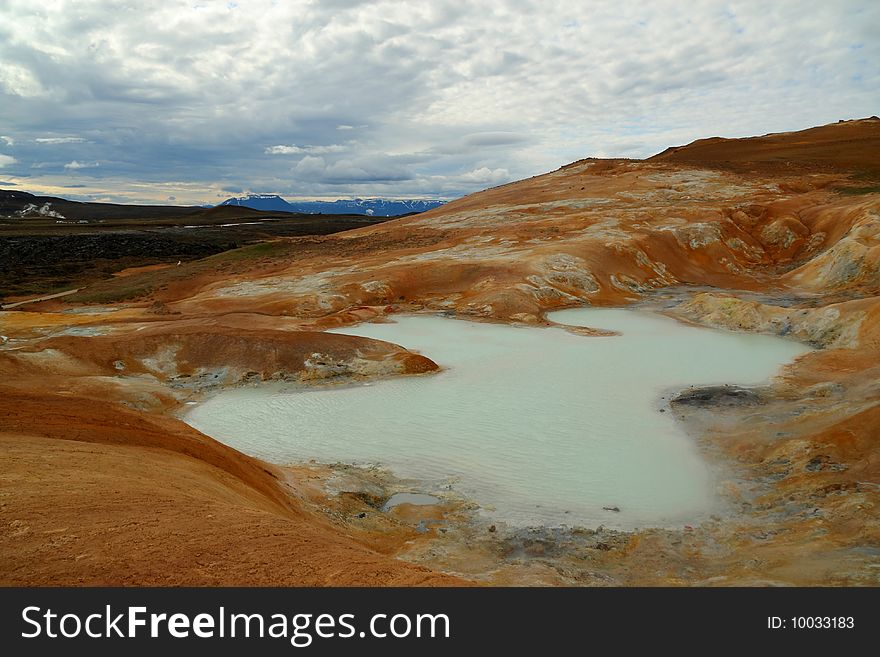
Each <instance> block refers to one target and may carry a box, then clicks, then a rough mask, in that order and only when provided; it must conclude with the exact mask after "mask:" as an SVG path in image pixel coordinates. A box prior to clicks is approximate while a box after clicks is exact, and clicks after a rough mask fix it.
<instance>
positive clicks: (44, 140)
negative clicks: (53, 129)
mask: <svg viewBox="0 0 880 657" xmlns="http://www.w3.org/2000/svg"><path fill="white" fill-rule="evenodd" d="M34 141H35V142H36V143H38V144H81V143H82V142H84V141H85V139H83V138H82V137H37V138H36V139H34Z"/></svg>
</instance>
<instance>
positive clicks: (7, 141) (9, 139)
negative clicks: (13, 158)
mask: <svg viewBox="0 0 880 657" xmlns="http://www.w3.org/2000/svg"><path fill="white" fill-rule="evenodd" d="M0 140H2V141H3V143H4V144H6V145H7V146H15V139H14V138H13V137H7V136H6V135H0Z"/></svg>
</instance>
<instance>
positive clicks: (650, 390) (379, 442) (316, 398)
mask: <svg viewBox="0 0 880 657" xmlns="http://www.w3.org/2000/svg"><path fill="white" fill-rule="evenodd" d="M550 319H551V320H553V321H556V322H559V323H561V324H568V325H575V326H589V327H592V328H600V329H606V330H612V331H617V332H619V335H612V336H608V337H585V336H581V335H572V334H571V333H569V332H567V331H564V330H562V329H561V328H555V327H552V328H534V327H512V326H504V325H497V324H487V323H476V322H467V321H459V320H454V319H447V318H442V317H437V316H426V315H419V316H415V315H411V316H401V317H398V318H397V319H396V321H395V322H393V323H380V324H361V325H359V326H357V327H353V328H346V329H339V330H338V331H337V332H340V333H342V332H344V333H347V334H352V335H359V336H363V337H371V338H376V339H381V340H385V341H388V342H393V343H396V344H400V345H402V346H404V347H406V348H408V349H410V350H415V351H419V352H421V353H423V354H424V355H426V356H428V357H430V358H432V359H433V360H434V361H436V362H437V363H439V364H440V365H441V366H442V367H443V368H444V370H443V371H441V372H440V373H439V374H435V375H431V376H419V377H404V378H396V379H393V380H392V379H388V380H380V381H375V382H370V383H367V384H358V385H335V386H323V387H320V388H313V387H312V388H306V387H300V388H296V387H278V386H275V387H271V388H267V387H263V386H261V387H249V388H239V389H233V390H226V391H224V392H221V393H220V394H218V395H216V396H214V397H212V398H210V399H209V400H208V401H206V402H205V403H203V404H201V405H199V406H196V407H194V408H192V409H191V410H189V411H188V412H187V414H186V415H185V420H186V421H187V422H188V423H189V424H191V425H192V426H193V427H195V428H196V429H198V430H200V431H203V432H204V433H207V434H209V435H211V436H213V437H215V438H217V439H218V440H220V441H222V442H225V443H226V444H228V445H230V446H232V447H235V448H236V449H239V450H241V451H243V452H245V453H246V454H250V455H252V456H257V457H259V458H263V459H266V460H269V461H272V462H274V463H279V464H285V463H291V462H297V461H300V462H301V461H308V460H317V461H320V462H325V463H335V462H343V463H350V464H369V463H377V464H380V465H382V466H383V467H388V468H390V469H391V470H392V471H393V472H394V473H395V474H396V475H399V476H402V477H406V478H411V479H417V480H422V481H425V482H426V486H427V487H428V488H431V487H433V488H437V487H439V486H443V485H445V486H446V487H451V488H453V489H454V490H455V492H456V493H457V494H459V495H461V496H463V497H466V498H470V499H473V500H475V501H476V502H477V504H479V506H480V508H481V512H482V514H483V515H485V516H486V517H487V518H489V519H491V520H493V521H497V522H500V523H505V524H507V525H510V526H518V527H524V526H533V525H537V526H559V525H568V526H584V527H596V526H597V525H605V526H606V527H613V528H617V529H634V528H637V527H651V526H653V527H681V526H682V525H684V524H687V523H695V522H699V521H700V520H701V519H703V518H705V517H707V515H708V514H710V513H712V512H715V511H717V510H718V504H719V502H718V499H717V496H716V495H715V492H714V483H713V473H712V469H711V467H709V466H708V465H707V464H706V463H705V462H704V460H703V459H702V458H701V457H700V455H699V454H698V453H697V451H696V449H695V447H694V445H693V443H692V441H691V440H690V439H689V438H688V436H687V435H685V433H684V431H683V430H682V428H681V427H680V426H678V425H677V424H676V421H675V419H674V418H673V417H672V413H668V412H667V410H669V407H668V403H667V401H666V400H667V399H668V398H669V396H670V395H669V394H668V393H667V391H670V390H678V389H680V388H683V387H684V388H686V387H687V386H691V385H707V384H723V383H736V384H745V385H750V384H758V383H763V382H766V381H767V380H768V379H769V378H770V377H771V376H772V375H773V374H774V373H775V372H776V371H777V369H778V367H779V366H780V365H782V364H783V363H786V362H788V361H790V360H791V359H793V358H795V357H797V356H798V355H800V354H802V353H805V352H807V351H808V350H809V349H808V348H807V347H805V346H803V345H801V344H798V343H796V342H793V341H789V340H783V339H780V338H777V337H773V336H766V335H756V334H742V333H732V332H727V331H719V330H711V329H704V328H696V327H691V326H686V325H684V324H682V323H680V322H677V321H675V320H673V319H670V318H667V317H663V316H659V315H656V314H653V313H647V312H638V311H631V310H619V309H615V310H600V309H573V310H565V311H559V312H556V313H552V314H551V316H550Z"/></svg>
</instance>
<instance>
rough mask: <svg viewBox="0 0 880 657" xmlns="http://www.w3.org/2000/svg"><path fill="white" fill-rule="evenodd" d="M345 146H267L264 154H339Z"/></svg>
mask: <svg viewBox="0 0 880 657" xmlns="http://www.w3.org/2000/svg"><path fill="white" fill-rule="evenodd" d="M345 148H346V147H345V146H343V145H341V144H330V145H328V146H293V145H291V146H285V145H283V144H279V145H278V146H269V147H268V148H267V149H266V150H265V151H264V152H265V153H266V154H267V155H303V154H306V153H309V154H316V155H321V154H326V153H340V152H342V151H344V150H345Z"/></svg>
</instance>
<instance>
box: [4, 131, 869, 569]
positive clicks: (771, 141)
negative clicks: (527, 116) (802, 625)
mask: <svg viewBox="0 0 880 657" xmlns="http://www.w3.org/2000/svg"><path fill="white" fill-rule="evenodd" d="M878 153H880V119H877V118H871V119H864V120H859V121H848V122H840V123H836V124H831V125H828V126H822V127H818V128H813V129H810V130H805V131H802V132H797V133H785V134H778V135H766V136H764V137H756V138H751V139H737V140H727V139H718V138H715V139H708V140H702V141H699V142H695V143H693V144H690V145H688V146H684V147H679V148H672V149H669V150H667V151H665V152H663V153H661V154H660V155H657V156H655V157H653V158H649V159H647V160H640V161H634V160H582V161H579V162H575V163H573V164H570V165H568V166H565V167H562V168H561V169H559V170H557V171H554V172H552V173H548V174H546V175H542V176H537V177H535V178H531V179H528V180H524V181H521V182H517V183H512V184H509V185H505V186H501V187H497V188H494V189H490V190H486V191H484V192H480V193H477V194H474V195H471V196H468V197H465V198H463V199H460V200H457V201H454V202H452V203H449V204H447V205H445V206H443V207H441V208H438V209H436V210H433V211H431V212H428V213H425V214H421V215H416V216H410V217H405V218H401V219H398V220H395V221H390V222H387V223H383V224H380V225H376V226H370V227H366V228H362V229H357V230H352V231H347V232H343V233H338V234H334V235H329V236H320V237H299V238H282V239H276V240H272V241H268V242H266V243H264V244H261V245H259V246H258V247H257V248H254V247H248V248H245V249H239V250H236V251H230V252H227V253H226V254H222V256H214V257H212V258H208V259H204V260H199V261H194V262H191V263H185V264H183V265H182V266H180V267H171V268H162V269H151V268H146V269H145V270H143V271H137V272H134V273H132V274H131V275H130V276H126V277H124V278H119V277H117V278H113V279H108V280H105V281H100V282H96V283H94V284H92V285H90V286H88V287H87V288H85V289H84V290H81V291H80V292H79V293H77V294H72V295H69V296H65V297H63V298H57V299H52V300H49V301H45V302H41V303H35V304H29V305H24V306H20V307H18V308H15V309H14V310H9V311H5V312H0V334H2V336H3V337H2V338H0V342H2V344H0V445H2V448H0V459H2V468H0V482H2V483H0V527H2V532H0V583H3V584H6V585H15V584H28V585H88V584H110V585H184V584H186V585H220V584H225V585H245V584H248V585H449V584H452V585H461V584H468V583H473V584H478V585H479V584H530V585H570V584H578V585H625V586H629V585H669V584H672V585H831V586H850V585H877V584H880V516H878V509H880V506H878V503H880V446H878V440H880V358H878V354H880V156H878ZM135 284H136V285H135ZM132 285H135V287H136V288H137V289H138V290H141V291H143V293H142V294H141V296H138V297H136V298H128V297H127V294H129V293H130V290H131V289H132ZM96 300H100V301H99V302H98V301H96ZM583 304H590V305H594V306H624V305H630V304H642V305H646V306H650V307H655V308H658V309H662V311H663V312H666V313H668V314H671V315H672V316H675V317H677V318H679V319H681V320H682V321H687V322H693V323H696V324H701V325H706V326H713V327H723V328H727V329H732V330H736V331H757V332H763V333H773V334H778V335H782V336H787V337H788V338H790V339H793V340H799V341H802V342H805V343H808V344H810V345H812V346H814V347H816V349H815V350H814V351H811V352H810V353H808V354H806V355H804V356H802V357H800V358H799V359H797V360H796V361H795V362H793V363H792V364H790V365H789V366H787V367H785V368H784V370H783V371H781V372H780V374H779V376H778V377H777V378H776V379H774V380H773V381H772V383H771V384H770V385H768V386H765V387H762V388H760V389H757V390H750V391H731V390H724V389H722V390H717V389H715V390H711V389H710V390H702V391H700V390H698V391H691V392H689V393H688V394H685V395H682V396H681V397H680V398H679V399H678V400H677V402H676V403H674V404H673V407H672V408H673V412H674V413H675V414H676V416H677V417H678V419H679V421H680V422H681V423H682V425H683V427H684V428H685V429H686V430H687V431H688V433H689V434H690V435H691V436H692V437H693V440H694V441H696V443H697V444H698V445H699V447H700V449H701V450H702V451H703V453H704V454H705V457H706V458H707V459H709V460H711V461H712V462H714V463H717V464H719V466H720V467H723V468H724V469H725V472H727V473H728V475H727V476H726V477H725V478H724V481H723V482H722V485H721V486H720V490H719V495H721V496H723V497H724V498H725V500H726V501H727V503H728V507H729V508H730V512H729V513H728V514H725V515H723V516H717V517H714V518H712V519H711V520H709V521H707V522H705V523H703V524H701V525H699V526H695V527H686V528H684V529H682V530H668V529H662V530H661V529H655V530H650V529H648V530H641V531H636V532H631V533H626V532H615V531H609V530H604V529H598V530H597V529H582V530H568V531H561V530H554V529H539V528H535V529H532V530H518V531H500V530H498V531H495V528H494V527H488V528H487V527H486V526H485V525H484V524H481V523H480V522H479V521H477V520H475V519H474V517H473V514H472V513H470V511H469V509H468V507H467V504H461V503H453V502H447V503H444V504H441V505H438V506H437V507H434V508H418V509H417V508H414V507H409V506H407V505H403V506H401V507H397V509H396V510H395V511H394V512H392V513H383V512H381V511H380V510H379V509H378V508H377V507H379V506H381V500H382V499H384V496H385V495H387V493H388V492H389V491H392V490H393V489H394V486H395V482H394V481H393V478H392V477H390V475H388V474H387V473H382V472H380V471H374V470H364V469H358V468H345V467H341V466H340V467H336V468H332V467H329V466H324V465H321V464H298V465H291V466H281V465H272V464H268V463H264V462H261V461H259V460H257V459H254V458H251V457H248V456H246V455H243V454H241V453H239V452H237V451H235V450H233V449H230V448H228V447H225V446H223V445H221V444H219V443H218V442H216V441H214V440H212V439H211V438H209V437H207V436H204V435H202V434H200V433H199V432H197V431H195V430H194V429H192V428H190V427H188V426H187V425H186V424H184V423H183V422H182V421H180V420H179V419H177V417H176V414H177V413H178V412H179V411H180V409H181V408H182V407H183V404H185V402H187V401H192V400H198V399H199V398H201V397H202V396H203V395H205V394H210V392H211V391H213V390H217V389H219V388H221V387H223V386H232V385H242V384H247V385H255V384H258V382H260V381H269V380H287V381H301V382H313V381H317V382H326V381H328V380H341V381H344V380H350V379H351V378H357V379H362V378H365V377H383V376H398V375H425V376H430V375H431V374H430V373H431V372H432V371H433V370H435V369H436V368H437V365H435V364H434V363H433V362H432V361H431V360H430V354H424V355H421V354H415V353H411V352H408V351H407V350H405V349H403V348H402V347H399V346H397V345H392V344H388V343H384V342H379V341H374V340H370V339H366V338H359V337H350V336H345V335H338V334H330V333H325V332H323V330H324V329H326V328H329V327H340V326H345V325H350V324H352V323H355V322H360V321H382V320H383V319H384V318H386V317H388V316H393V315H394V314H395V313H400V312H430V313H436V312H438V311H442V312H445V313H447V314H449V315H454V316H455V317H460V318H465V319H471V320H477V321H492V322H509V323H519V324H531V325H541V324H546V323H547V322H546V320H545V319H544V315H545V313H546V312H547V311H549V310H553V309H558V308H563V307H570V306H575V305H583ZM584 339H590V338H589V337H585V338H584ZM401 412H402V413H405V412H406V410H405V409H401ZM365 421H369V420H368V418H365ZM352 438H353V439H356V437H352ZM426 514H428V515H431V516H432V517H433V518H434V519H442V520H444V523H442V525H441V524H433V523H428V524H427V525H426V524H425V522H424V520H425V516H426ZM441 526H442V531H441V529H440V527H441ZM426 527H427V529H428V530H427V531H423V530H424V529H425V528H426Z"/></svg>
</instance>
